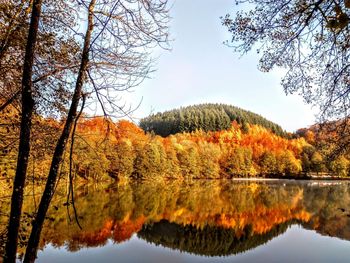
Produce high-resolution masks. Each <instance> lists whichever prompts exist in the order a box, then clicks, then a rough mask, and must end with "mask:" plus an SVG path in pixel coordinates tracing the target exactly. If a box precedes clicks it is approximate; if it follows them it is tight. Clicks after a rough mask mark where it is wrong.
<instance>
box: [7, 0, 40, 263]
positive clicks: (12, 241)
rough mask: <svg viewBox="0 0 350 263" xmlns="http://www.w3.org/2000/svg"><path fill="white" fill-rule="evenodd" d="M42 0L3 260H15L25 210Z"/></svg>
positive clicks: (27, 66)
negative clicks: (25, 186)
mask: <svg viewBox="0 0 350 263" xmlns="http://www.w3.org/2000/svg"><path fill="white" fill-rule="evenodd" d="M41 3H42V0H34V3H33V9H32V15H31V20H30V27H29V32H28V39H27V45H26V52H25V58H24V65H23V75H22V118H21V132H20V142H19V148H18V158H17V168H16V175H15V179H14V183H13V192H12V197H11V212H10V219H9V224H8V229H7V231H8V234H7V241H6V246H5V255H4V263H10V262H11V263H13V262H15V261H16V253H17V240H18V231H19V225H20V218H21V213H22V203H23V188H24V184H25V179H26V174H27V167H28V160H29V153H30V132H31V122H32V113H33V108H34V100H33V96H32V72H33V60H34V52H35V44H36V40H37V33H38V27H39V20H40V15H41Z"/></svg>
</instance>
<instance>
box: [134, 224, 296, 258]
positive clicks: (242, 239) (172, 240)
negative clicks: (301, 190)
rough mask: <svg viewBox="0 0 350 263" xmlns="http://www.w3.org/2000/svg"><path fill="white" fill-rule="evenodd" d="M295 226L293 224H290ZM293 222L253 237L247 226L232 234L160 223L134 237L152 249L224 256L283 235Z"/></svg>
mask: <svg viewBox="0 0 350 263" xmlns="http://www.w3.org/2000/svg"><path fill="white" fill-rule="evenodd" d="M294 222H295V223H296V221H294ZM291 224H293V221H288V222H285V223H282V224H280V225H276V226H274V227H273V228H272V229H271V230H270V231H269V232H267V233H265V234H253V233H252V228H251V226H250V225H247V226H246V227H245V228H244V229H243V231H239V233H236V232H235V231H234V230H233V229H227V228H222V227H216V226H208V225H207V226H205V227H204V228H202V229H198V228H196V227H194V226H192V225H187V226H182V225H178V224H175V223H170V222H168V221H166V220H161V221H160V222H158V223H154V224H152V225H145V226H144V227H143V228H142V230H141V231H140V232H139V233H138V234H137V235H138V236H139V237H141V238H142V239H145V240H146V241H148V242H151V243H154V244H156V245H162V246H164V247H169V248H171V249H178V250H180V251H184V252H189V253H193V254H198V255H203V256H228V255H232V254H238V253H242V252H244V251H247V250H250V249H253V248H256V247H258V246H260V245H263V244H265V243H267V242H268V241H270V240H271V239H273V238H274V237H277V236H279V235H280V234H282V233H284V232H285V231H286V230H287V229H288V227H289V226H290V225H291Z"/></svg>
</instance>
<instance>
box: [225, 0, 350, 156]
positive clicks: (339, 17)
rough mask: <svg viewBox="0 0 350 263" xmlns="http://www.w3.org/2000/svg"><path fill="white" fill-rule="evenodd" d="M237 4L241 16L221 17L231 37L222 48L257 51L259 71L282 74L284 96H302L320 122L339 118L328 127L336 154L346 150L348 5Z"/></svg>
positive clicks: (252, 0) (243, 0) (253, 0)
mask: <svg viewBox="0 0 350 263" xmlns="http://www.w3.org/2000/svg"><path fill="white" fill-rule="evenodd" d="M237 4H238V5H240V6H241V7H242V9H243V10H242V11H238V12H237V13H236V15H235V16H234V17H232V16H231V15H230V14H227V15H226V16H225V17H223V18H222V24H223V25H224V26H225V27H227V29H228V31H229V32H230V33H231V35H232V39H231V41H228V42H227V44H228V45H230V46H232V47H233V49H234V50H235V51H237V52H239V53H241V54H245V53H247V52H249V51H251V50H252V49H254V50H256V51H257V53H258V54H259V55H260V60H259V67H260V69H261V70H262V71H264V72H268V71H270V70H272V69H274V68H276V67H281V68H284V69H286V74H285V76H284V78H283V79H282V86H283V88H284V90H285V92H286V93H297V94H301V95H302V96H303V98H304V100H305V101H306V102H307V103H310V104H313V105H316V106H317V107H318V108H319V110H320V121H321V122H324V121H326V120H338V119H341V120H342V121H341V124H342V125H337V127H334V125H332V126H333V128H336V129H334V130H336V131H337V133H338V135H339V137H338V138H337V140H338V144H339V147H338V149H339V150H342V149H344V147H345V146H348V145H349V143H350V137H349V135H350V132H349V131H350V126H349V125H348V119H349V110H348V109H349V108H350V100H349V97H350V89H349V73H350V67H349V60H350V52H349V50H350V49H349V47H350V38H349V33H350V32H349V30H350V27H349V21H350V19H349V15H350V2H349V1H347V0H344V1H343V0H340V1H325V0H303V1H284V0H277V1H258V0H240V1H237Z"/></svg>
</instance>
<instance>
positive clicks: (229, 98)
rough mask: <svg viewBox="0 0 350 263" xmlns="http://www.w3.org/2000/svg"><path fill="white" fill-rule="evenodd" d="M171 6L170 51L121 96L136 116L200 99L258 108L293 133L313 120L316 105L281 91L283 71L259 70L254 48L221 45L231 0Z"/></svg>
mask: <svg viewBox="0 0 350 263" xmlns="http://www.w3.org/2000/svg"><path fill="white" fill-rule="evenodd" d="M172 3H173V4H172V8H171V11H170V14H171V17H172V20H171V23H170V34H171V39H172V41H171V43H170V45H171V51H167V50H161V51H157V52H156V54H155V55H157V56H158V55H159V58H158V59H157V62H156V64H155V69H156V71H155V72H154V73H152V74H151V75H150V76H149V79H147V80H145V81H144V82H143V83H142V84H141V85H140V86H138V87H136V88H135V89H134V90H133V92H132V93H130V94H129V95H128V96H127V98H126V100H127V101H129V102H131V101H132V104H133V105H134V106H135V105H137V104H138V102H140V101H141V100H142V103H141V105H140V107H139V108H138V109H137V111H135V112H134V113H133V116H134V117H135V120H136V121H137V120H138V118H142V117H146V116H148V115H149V114H150V113H157V112H163V111H165V110H171V109H174V108H179V107H181V106H188V105H193V104H199V103H226V104H230V105H234V106H238V107H240V108H243V109H246V110H250V111H253V112H255V113H258V114H260V115H262V116H264V117H265V118H267V119H269V120H271V121H273V122H275V123H277V124H279V125H281V126H282V128H283V129H285V130H287V131H290V132H293V131H295V130H297V129H299V128H303V127H307V126H310V125H312V124H313V123H314V122H315V116H314V115H315V113H316V110H315V109H312V108H311V106H310V105H306V104H305V103H304V102H303V99H302V98H301V97H300V96H298V95H288V96H287V95H286V94H285V93H284V91H283V88H282V86H281V85H280V82H281V77H282V76H283V74H282V70H274V71H272V72H269V73H262V72H260V71H259V70H258V69H257V64H258V61H259V57H258V56H257V55H256V54H255V52H251V53H250V54H247V55H244V56H241V55H240V54H237V53H234V52H233V50H232V49H231V48H229V47H228V46H226V45H224V44H223V42H224V41H225V40H229V39H230V34H229V33H228V32H227V30H226V28H225V27H223V26H222V25H221V21H220V16H224V15H225V14H227V13H231V14H233V13H234V12H235V11H236V10H237V7H236V5H235V3H234V0H175V1H173V2H172Z"/></svg>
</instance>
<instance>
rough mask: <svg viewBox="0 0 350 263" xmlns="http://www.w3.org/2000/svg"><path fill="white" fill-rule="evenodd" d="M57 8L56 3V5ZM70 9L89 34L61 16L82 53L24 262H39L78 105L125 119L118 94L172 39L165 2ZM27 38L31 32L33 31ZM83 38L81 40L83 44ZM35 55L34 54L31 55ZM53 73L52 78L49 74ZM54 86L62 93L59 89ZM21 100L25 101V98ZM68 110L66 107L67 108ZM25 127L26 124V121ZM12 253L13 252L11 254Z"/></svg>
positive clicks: (81, 3)
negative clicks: (96, 107)
mask: <svg viewBox="0 0 350 263" xmlns="http://www.w3.org/2000/svg"><path fill="white" fill-rule="evenodd" d="M55 2H56V1H53V2H52V3H55ZM39 3H41V1H39ZM52 3H51V2H50V1H48V2H47V3H46V4H47V6H45V10H50V7H52ZM33 6H34V7H35V8H33V10H34V11H36V8H38V10H39V11H40V5H39V4H38V3H37V1H34V5H33ZM71 6H73V7H74V11H73V13H74V14H79V15H77V16H76V17H75V19H77V20H76V21H77V22H79V23H86V22H87V29H86V33H85V34H82V33H81V32H77V31H76V27H75V26H74V25H71V24H70V23H66V22H68V21H66V20H65V18H64V17H60V16H58V18H59V19H60V25H61V27H62V28H66V29H67V34H68V35H71V36H72V37H73V40H75V39H76V40H77V42H78V43H80V44H81V46H82V48H80V47H79V48H78V49H76V50H78V53H79V55H78V57H79V60H78V67H76V68H75V70H72V71H71V72H68V73H65V74H64V76H65V79H66V80H67V82H70V83H71V84H73V85H68V91H69V92H70V93H68V96H67V98H68V99H69V100H68V101H70V106H69V109H68V111H67V115H66V118H65V122H64V127H63V129H62V133H61V136H60V138H59V139H58V141H57V144H56V148H55V150H54V154H53V157H52V162H51V167H50V172H49V175H48V180H47V184H46V187H45V191H44V194H43V196H42V199H41V202H40V205H39V210H38V212H37V217H36V218H35V221H34V223H33V229H32V233H31V236H30V239H29V244H28V248H27V253H26V256H25V259H24V261H25V262H33V261H34V260H35V257H36V249H37V246H38V243H39V237H40V233H41V229H42V224H43V221H44V219H45V214H46V212H47V209H48V207H49V204H50V200H51V198H52V196H53V194H54V189H55V184H56V180H57V176H58V172H59V167H60V164H61V162H62V159H63V153H64V151H65V148H66V145H67V142H68V139H69V136H70V135H71V133H72V131H73V130H74V129H75V124H74V123H75V122H76V120H77V117H78V116H79V113H78V106H79V104H81V108H83V106H84V102H85V99H86V98H88V99H90V98H92V99H93V100H95V101H96V105H99V108H100V110H101V111H102V113H103V114H104V115H112V114H113V113H116V115H119V116H120V115H125V114H127V113H128V110H125V108H124V107H123V105H120V104H119V103H120V99H119V98H118V97H117V96H116V92H121V91H123V90H126V89H128V88H130V87H134V86H136V85H137V84H138V83H140V81H142V80H143V79H144V77H145V76H146V75H147V73H149V71H150V67H151V66H152V63H151V62H152V59H150V56H149V48H152V47H155V46H157V45H158V46H162V45H163V44H164V43H165V44H166V42H167V37H168V33H167V22H168V15H167V1H123V2H121V1H117V2H115V1H95V0H91V1H89V2H87V1H78V0H77V1H73V2H72V3H71ZM36 12H38V11H36ZM57 14H58V10H56V12H52V15H53V16H55V15H57ZM81 14H83V15H84V14H86V17H87V19H85V20H84V21H79V19H80V17H81ZM33 19H36V20H35V21H36V23H37V24H38V22H39V19H40V16H39V15H37V16H33V15H32V20H33ZM46 22H47V21H45V20H43V21H42V23H43V24H45V23H46ZM35 30H36V31H35V33H37V31H38V26H36V28H35ZM29 32H31V31H30V30H29ZM81 36H83V38H82V39H81ZM28 39H29V40H30V41H28V43H29V44H31V42H32V41H33V40H35V39H34V38H32V37H28ZM34 43H35V41H34ZM39 45H40V41H39ZM76 50H74V49H73V50H70V49H68V50H66V51H67V52H74V51H76ZM31 51H33V50H31ZM33 55H34V52H32V56H33ZM49 65H50V64H48V65H47V67H48V66H49ZM48 68H49V67H48ZM58 71H59V69H58ZM50 73H51V72H48V74H50ZM31 78H32V74H28V76H26V80H27V81H26V82H25V84H27V83H29V84H30V83H31ZM72 80H74V81H72ZM23 83H24V82H23ZM56 84H57V86H58V87H59V88H60V87H62V86H60V85H59V83H56ZM29 88H31V90H30V93H29V92H27V91H26V94H29V95H30V94H31V93H32V92H33V90H32V87H31V86H30V87H29ZM66 88H67V87H65V86H63V90H66ZM69 89H70V90H69ZM22 90H23V89H22ZM38 92H42V94H43V98H44V100H45V98H46V100H48V101H50V99H52V98H53V97H50V96H48V94H45V90H38ZM26 94H25V95H26ZM44 95H46V96H44ZM22 100H24V97H23V96H22ZM29 100H30V101H29V103H25V101H23V103H22V105H24V107H29V106H30V107H32V108H33V106H34V103H33V102H34V101H33V98H29ZM68 101H67V102H68ZM38 105H40V104H38ZM65 105H66V106H68V103H66V104H65ZM22 115H23V116H26V113H25V111H22ZM63 117H64V116H63ZM30 121H31V116H30V115H28V120H27V121H26V122H25V124H26V125H27V124H28V123H30ZM22 122H23V123H24V121H22ZM28 130H29V131H30V126H28ZM72 138H73V137H72ZM29 140H30V136H29V135H28V136H27V139H26V140H25V143H26V144H27V145H28V147H27V149H28V150H27V152H28V151H29ZM27 156H28V155H27ZM26 158H28V157H26ZM22 168H23V169H21V171H22V172H23V173H24V174H25V171H26V167H22ZM23 181H24V180H23ZM8 247H11V246H8ZM11 249H12V250H13V248H11ZM14 251H15V248H14ZM12 254H13V253H12Z"/></svg>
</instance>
